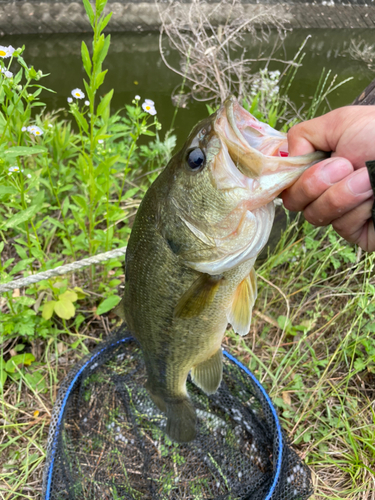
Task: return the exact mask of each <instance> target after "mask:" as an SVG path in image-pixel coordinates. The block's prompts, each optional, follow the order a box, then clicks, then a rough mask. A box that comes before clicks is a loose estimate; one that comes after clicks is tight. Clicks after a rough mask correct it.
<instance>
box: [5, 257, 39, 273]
mask: <svg viewBox="0 0 375 500" xmlns="http://www.w3.org/2000/svg"><path fill="white" fill-rule="evenodd" d="M34 260H35V259H34V257H30V258H29V259H23V260H20V261H19V262H17V264H16V265H15V266H14V267H12V269H11V270H10V273H9V274H17V273H19V272H20V271H24V270H25V269H26V268H27V266H28V265H29V264H31V263H32V262H33V261H34Z"/></svg>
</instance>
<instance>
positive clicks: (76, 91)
mask: <svg viewBox="0 0 375 500" xmlns="http://www.w3.org/2000/svg"><path fill="white" fill-rule="evenodd" d="M72 96H73V97H75V98H76V99H84V98H85V94H84V93H83V92H82V90H81V89H73V90H72Z"/></svg>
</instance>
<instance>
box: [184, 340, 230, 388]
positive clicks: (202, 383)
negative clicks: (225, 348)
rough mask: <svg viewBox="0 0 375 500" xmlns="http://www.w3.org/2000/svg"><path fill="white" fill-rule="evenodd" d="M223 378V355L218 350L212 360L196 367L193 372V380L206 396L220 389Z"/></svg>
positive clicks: (209, 359) (207, 360)
mask: <svg viewBox="0 0 375 500" xmlns="http://www.w3.org/2000/svg"><path fill="white" fill-rule="evenodd" d="M222 376H223V353H222V350H221V347H220V349H218V350H217V351H216V352H215V354H214V355H213V356H211V358H208V359H206V361H203V362H202V363H199V364H198V365H196V366H194V367H193V368H192V370H191V378H192V379H193V382H194V384H195V385H197V386H198V387H200V388H201V389H202V390H203V391H204V392H205V393H206V394H213V393H214V392H216V391H217V389H218V388H219V385H220V382H221V379H222Z"/></svg>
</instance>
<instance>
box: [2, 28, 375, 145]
mask: <svg viewBox="0 0 375 500" xmlns="http://www.w3.org/2000/svg"><path fill="white" fill-rule="evenodd" d="M308 35H311V38H310V39H309V41H308V42H307V44H306V47H305V49H304V52H305V53H306V56H305V58H304V60H303V67H302V68H300V69H299V70H298V72H297V75H296V77H295V80H294V82H293V85H292V87H291V92H290V94H291V98H292V100H294V101H295V102H296V103H297V104H298V105H301V104H302V103H303V102H308V101H309V99H310V98H311V96H312V95H313V94H314V91H315V88H316V86H317V83H318V81H319V77H320V75H321V72H322V69H323V68H326V69H331V70H332V74H336V73H337V74H338V80H344V79H346V78H348V77H350V76H353V77H354V78H353V80H352V81H350V82H349V83H347V84H345V85H344V86H343V87H341V88H340V89H338V90H337V91H336V92H335V93H333V94H332V95H331V98H330V103H331V106H332V107H333V108H335V107H338V106H343V105H346V104H349V103H350V102H352V101H353V99H354V98H355V97H356V96H357V95H358V94H359V93H360V92H361V91H362V90H363V89H364V88H365V87H366V86H367V85H368V84H369V82H370V81H371V80H372V78H374V76H375V75H374V73H372V72H371V71H370V70H369V69H368V68H367V66H366V65H365V64H364V63H363V62H358V61H354V60H353V59H351V58H350V56H349V55H348V53H347V52H346V51H347V49H348V47H349V44H350V40H351V39H354V40H356V41H359V40H364V41H366V42H367V43H369V44H371V43H373V36H374V31H373V30H370V29H363V30H350V29H348V30H345V29H340V30H339V29H338V30H332V29H329V30H328V29H315V30H314V29H308V30H307V29H306V30H293V31H292V32H290V33H289V34H288V35H287V37H286V39H285V41H284V43H283V47H281V48H280V49H279V51H278V53H277V54H275V56H278V57H281V58H292V57H293V56H294V54H295V53H296V52H297V50H298V48H299V47H300V45H301V44H302V42H303V40H304V39H305V38H306V37H307V36H308ZM276 36H277V34H276V32H275V33H273V34H272V35H271V37H270V39H269V42H268V44H267V43H263V44H261V43H260V42H259V41H258V40H257V39H253V38H251V37H248V38H247V40H246V46H247V49H248V57H251V58H255V57H257V56H258V55H259V53H260V51H264V52H265V53H266V54H267V52H269V48H270V47H272V46H273V44H274V42H275V37H276ZM81 40H85V41H86V43H87V44H88V45H90V40H91V38H90V35H89V34H87V35H85V34H68V35H66V34H64V35H24V36H7V37H3V40H2V42H1V43H2V44H8V43H9V44H12V45H13V46H14V47H18V46H21V45H22V44H25V45H26V51H25V53H24V58H25V60H26V61H27V62H28V63H29V64H32V65H34V67H35V68H36V69H41V70H42V71H43V72H44V73H50V76H48V77H47V78H45V79H44V80H43V85H45V86H46V87H49V88H51V89H53V90H55V92H56V93H55V94H49V93H46V92H44V93H43V94H42V96H41V97H42V100H43V101H44V102H45V103H46V104H47V106H48V109H57V108H67V101H66V99H67V97H68V96H69V95H70V91H71V90H72V89H73V88H75V87H79V88H82V89H83V84H82V78H83V77H84V76H85V75H84V71H83V68H82V64H81V59H80V46H81ZM158 45H159V37H158V34H157V33H136V34H134V33H114V34H113V35H112V43H111V47H110V50H109V54H108V57H107V59H106V62H105V68H108V75H107V77H106V81H105V85H104V87H103V93H105V92H106V91H108V90H109V89H111V88H114V89H115V93H114V98H113V101H112V102H113V107H114V108H115V109H119V108H121V107H123V106H124V104H126V103H130V102H131V100H132V99H133V98H134V96H135V95H136V94H139V95H140V96H141V97H142V98H150V99H153V100H154V101H155V105H156V108H157V111H158V117H159V120H160V122H161V123H162V125H163V130H164V131H167V130H168V128H169V127H170V124H171V120H172V117H173V113H174V108H173V106H172V103H171V92H172V91H173V89H174V88H175V87H176V86H177V85H179V84H180V83H181V78H180V77H179V76H178V75H176V74H174V73H173V72H171V71H170V70H169V69H168V68H166V67H165V65H164V64H163V62H162V60H161V58H160V55H159V48H158ZM170 57H171V58H172V60H173V58H174V62H175V63H177V62H178V55H177V54H173V53H172V54H171V56H170ZM262 64H264V63H262ZM176 65H177V64H176ZM260 67H262V66H261V64H260V63H257V64H254V66H253V68H254V72H255V71H256V70H257V69H259V68H260ZM277 67H278V66H277V64H276V63H271V66H270V69H276V68H277ZM205 116H207V111H206V107H205V105H204V104H203V103H197V102H193V103H190V104H189V107H188V109H180V110H179V111H178V113H177V118H176V122H175V132H176V134H177V138H178V145H182V144H183V143H184V141H185V138H186V136H187V134H188V132H189V131H190V130H191V128H192V127H193V126H194V125H195V124H196V123H197V121H198V120H199V119H201V118H203V117H205Z"/></svg>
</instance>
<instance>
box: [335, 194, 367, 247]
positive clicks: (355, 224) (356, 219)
mask: <svg viewBox="0 0 375 500" xmlns="http://www.w3.org/2000/svg"><path fill="white" fill-rule="evenodd" d="M373 203H374V200H373V199H372V198H371V199H369V200H366V201H365V202H364V203H362V204H361V205H359V206H358V207H356V208H354V209H353V210H350V211H349V212H348V213H346V214H345V215H343V216H342V217H340V218H338V219H336V220H335V221H333V222H332V226H333V228H334V229H335V231H336V232H337V233H338V234H339V235H340V236H342V237H343V238H345V239H346V240H347V241H349V242H350V243H356V244H358V245H359V246H360V247H361V248H362V249H363V250H365V251H367V252H374V251H375V230H374V223H373V221H372V219H371V209H372V205H373Z"/></svg>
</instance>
